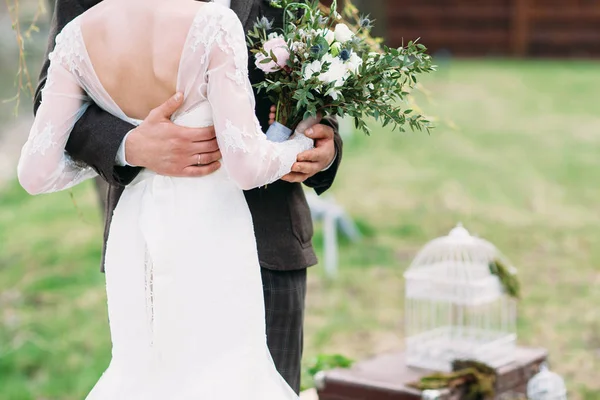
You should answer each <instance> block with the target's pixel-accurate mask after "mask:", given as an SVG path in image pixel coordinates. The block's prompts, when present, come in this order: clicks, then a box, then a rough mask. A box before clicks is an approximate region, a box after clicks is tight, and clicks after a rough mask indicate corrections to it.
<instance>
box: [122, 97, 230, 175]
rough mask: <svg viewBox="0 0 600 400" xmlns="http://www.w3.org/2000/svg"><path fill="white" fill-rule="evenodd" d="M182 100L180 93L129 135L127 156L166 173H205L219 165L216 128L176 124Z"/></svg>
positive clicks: (136, 162) (219, 157) (147, 166)
mask: <svg viewBox="0 0 600 400" xmlns="http://www.w3.org/2000/svg"><path fill="white" fill-rule="evenodd" d="M182 103H183V96H182V95H181V94H180V93H178V94H176V95H175V96H173V97H171V98H170V99H169V100H167V101H166V102H165V103H164V104H162V105H161V106H159V107H157V108H155V109H154V110H152V111H151V112H150V114H148V117H146V119H145V120H144V122H142V124H141V125H140V126H138V127H137V128H135V129H134V130H133V131H131V133H130V134H129V135H128V136H127V139H126V142H125V159H126V160H127V162H128V163H129V164H131V165H135V166H138V167H144V168H148V169H150V170H152V171H154V172H156V173H157V174H160V175H165V176H174V177H175V176H177V177H179V176H205V175H209V174H211V173H213V172H214V171H216V170H217V169H219V168H220V166H221V164H220V162H219V161H218V160H220V159H221V152H220V151H219V145H218V144H217V139H216V135H215V130H214V127H208V128H186V127H182V126H178V125H175V124H174V123H173V122H172V121H171V115H173V114H174V113H175V111H177V109H178V108H179V107H180V106H181V104H182Z"/></svg>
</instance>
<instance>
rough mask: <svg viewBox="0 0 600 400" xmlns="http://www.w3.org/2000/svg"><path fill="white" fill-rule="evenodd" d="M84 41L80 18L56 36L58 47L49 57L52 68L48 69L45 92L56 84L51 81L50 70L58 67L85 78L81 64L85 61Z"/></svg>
mask: <svg viewBox="0 0 600 400" xmlns="http://www.w3.org/2000/svg"><path fill="white" fill-rule="evenodd" d="M84 51H85V49H84V47H83V41H82V40H81V26H80V25H79V18H75V19H74V20H73V21H71V22H70V23H69V24H67V25H66V26H65V27H64V29H63V30H62V31H61V32H60V33H59V34H58V35H57V36H56V45H55V46H54V50H53V51H52V52H51V53H50V54H49V55H48V59H49V60H50V67H49V68H48V78H47V81H46V85H45V86H44V90H46V89H49V88H50V87H51V86H52V84H53V83H54V82H53V80H51V79H50V77H51V74H50V69H51V68H54V67H56V66H58V65H61V66H63V67H64V68H65V69H66V70H67V71H69V72H71V73H77V75H78V76H80V77H82V76H83V69H82V67H81V64H82V63H83V62H84V60H85V56H84Z"/></svg>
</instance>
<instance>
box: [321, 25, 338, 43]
mask: <svg viewBox="0 0 600 400" xmlns="http://www.w3.org/2000/svg"><path fill="white" fill-rule="evenodd" d="M322 33H323V36H324V37H325V40H327V44H328V45H330V46H331V44H332V43H333V41H334V40H335V33H333V31H332V30H331V29H323V32H322Z"/></svg>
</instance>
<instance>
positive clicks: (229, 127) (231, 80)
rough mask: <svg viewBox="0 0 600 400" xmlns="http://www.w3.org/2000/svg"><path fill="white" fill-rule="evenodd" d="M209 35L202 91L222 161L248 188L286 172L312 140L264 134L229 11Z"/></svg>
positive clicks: (240, 36) (240, 41) (240, 30)
mask: <svg viewBox="0 0 600 400" xmlns="http://www.w3.org/2000/svg"><path fill="white" fill-rule="evenodd" d="M228 11H229V10H228ZM215 35H216V39H215V40H214V42H213V44H212V46H211V47H210V48H209V49H208V51H209V52H210V53H209V59H208V69H207V78H208V88H207V97H208V100H209V102H210V104H211V107H212V110H213V118H214V125H215V131H216V135H217V141H218V142H219V147H220V149H221V154H222V155H223V163H224V166H225V168H226V169H227V172H228V173H229V176H230V177H231V178H232V179H233V180H234V181H235V182H236V184H237V185H238V186H239V187H240V188H241V189H244V190H249V189H252V188H255V187H259V186H262V185H266V184H268V183H271V182H274V181H276V180H278V179H279V178H281V177H282V176H283V175H285V174H287V173H289V172H290V171H291V168H292V165H293V164H294V162H296V158H297V156H298V154H299V153H301V152H302V151H305V150H308V149H310V148H312V147H313V141H312V140H311V139H309V138H307V137H305V136H304V135H302V134H295V135H293V136H292V138H291V139H290V140H288V141H286V142H283V143H274V142H270V141H268V140H267V138H266V136H265V135H264V133H263V132H262V129H261V127H260V124H259V123H258V120H257V118H256V116H255V112H254V106H255V100H254V94H253V92H252V88H251V86H250V81H249V79H248V50H247V47H246V43H245V35H244V30H243V28H242V25H241V23H240V21H239V20H238V18H237V16H236V15H235V14H234V13H233V12H228V13H227V14H226V15H225V17H224V18H223V23H222V24H220V27H219V31H218V32H216V33H215Z"/></svg>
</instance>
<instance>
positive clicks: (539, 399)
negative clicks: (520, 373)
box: [527, 365, 567, 400]
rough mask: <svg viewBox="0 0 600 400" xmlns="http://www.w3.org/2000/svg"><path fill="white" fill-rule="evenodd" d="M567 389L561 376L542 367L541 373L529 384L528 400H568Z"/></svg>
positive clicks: (544, 366)
mask: <svg viewBox="0 0 600 400" xmlns="http://www.w3.org/2000/svg"><path fill="white" fill-rule="evenodd" d="M566 395H567V387H566V385H565V381H564V380H563V378H561V377H560V375H558V374H556V373H554V372H552V371H550V370H549V369H548V367H547V366H546V365H542V367H541V370H540V372H539V373H538V374H537V375H535V376H534V377H533V378H531V380H530V381H529V383H527V398H529V399H530V400H562V399H566Z"/></svg>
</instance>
